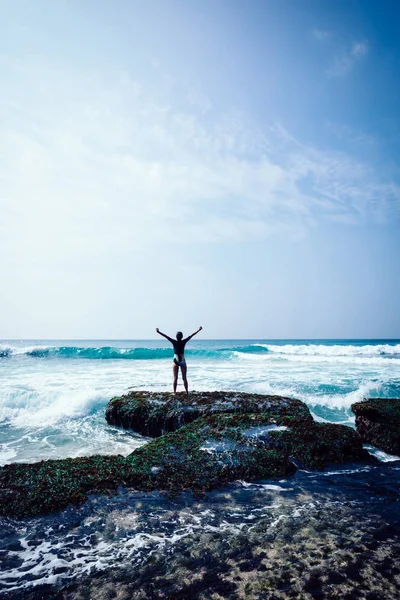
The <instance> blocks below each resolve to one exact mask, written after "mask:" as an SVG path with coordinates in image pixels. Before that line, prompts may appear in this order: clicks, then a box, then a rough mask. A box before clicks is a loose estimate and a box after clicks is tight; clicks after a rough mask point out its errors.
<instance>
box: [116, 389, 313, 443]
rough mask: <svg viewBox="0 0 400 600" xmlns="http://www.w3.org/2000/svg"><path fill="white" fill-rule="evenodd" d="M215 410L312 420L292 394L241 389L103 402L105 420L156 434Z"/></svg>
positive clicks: (144, 393) (138, 395)
mask: <svg viewBox="0 0 400 600" xmlns="http://www.w3.org/2000/svg"><path fill="white" fill-rule="evenodd" d="M215 413H226V414H236V413H264V414H268V415H270V416H271V418H273V417H274V416H276V417H277V418H279V419H281V420H282V419H283V418H285V423H286V424H294V423H300V422H312V416H311V414H310V411H309V410H308V407H307V406H306V405H305V404H304V403H303V402H301V401H300V400H296V399H294V398H285V397H283V396H267V395H261V394H246V393H241V392H191V393H190V394H189V396H187V395H186V394H176V395H174V394H171V393H168V392H147V391H134V392H130V393H129V394H125V395H123V396H119V397H116V398H112V399H111V400H110V402H109V403H108V404H107V408H106V420H107V422H108V423H109V424H110V425H119V426H121V427H124V428H125V429H132V430H134V431H136V432H138V433H141V434H142V435H146V436H150V437H158V436H160V435H162V434H164V433H168V432H171V431H176V430H177V429H179V428H180V427H182V426H183V425H186V424H188V423H191V422H192V421H194V420H195V419H197V418H199V417H202V416H206V415H212V414H215Z"/></svg>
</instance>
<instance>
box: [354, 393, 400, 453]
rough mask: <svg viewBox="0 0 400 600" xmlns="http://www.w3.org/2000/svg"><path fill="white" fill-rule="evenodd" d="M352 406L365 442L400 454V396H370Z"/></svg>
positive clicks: (358, 429) (357, 425)
mask: <svg viewBox="0 0 400 600" xmlns="http://www.w3.org/2000/svg"><path fill="white" fill-rule="evenodd" d="M351 408H352V410H353V412H354V413H355V415H356V427H357V431H358V432H359V434H360V436H361V438H362V439H363V440H364V442H368V443H370V444H372V445H373V446H375V447H376V448H379V449H380V450H383V451H384V452H388V453H389V454H394V455H399V456H400V398H391V399H388V398H370V399H369V400H364V401H363V402H356V403H355V404H353V405H352V407H351Z"/></svg>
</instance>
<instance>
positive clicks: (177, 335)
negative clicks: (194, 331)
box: [176, 331, 183, 340]
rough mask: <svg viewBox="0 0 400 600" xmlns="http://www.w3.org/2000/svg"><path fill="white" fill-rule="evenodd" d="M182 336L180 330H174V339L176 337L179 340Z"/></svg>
mask: <svg viewBox="0 0 400 600" xmlns="http://www.w3.org/2000/svg"><path fill="white" fill-rule="evenodd" d="M182 338H183V333H182V331H177V332H176V339H177V340H181V339H182Z"/></svg>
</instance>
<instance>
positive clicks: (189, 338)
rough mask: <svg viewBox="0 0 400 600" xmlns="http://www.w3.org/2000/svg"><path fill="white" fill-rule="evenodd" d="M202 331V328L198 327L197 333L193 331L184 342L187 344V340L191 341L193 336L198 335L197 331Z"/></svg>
mask: <svg viewBox="0 0 400 600" xmlns="http://www.w3.org/2000/svg"><path fill="white" fill-rule="evenodd" d="M202 329H203V328H202V327H201V326H200V327H199V328H198V329H197V331H194V332H193V333H192V335H189V337H187V338H186V340H185V341H186V342H188V341H189V340H191V339H192V337H193V336H194V335H196V334H198V333H199V331H201V330H202Z"/></svg>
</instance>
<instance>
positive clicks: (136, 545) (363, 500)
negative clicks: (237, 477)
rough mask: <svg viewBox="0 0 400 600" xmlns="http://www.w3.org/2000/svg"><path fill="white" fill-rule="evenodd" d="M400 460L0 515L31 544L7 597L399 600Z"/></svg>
mask: <svg viewBox="0 0 400 600" xmlns="http://www.w3.org/2000/svg"><path fill="white" fill-rule="evenodd" d="M399 464H400V463H388V464H385V465H381V464H380V465H370V466H362V467H357V466H352V467H350V468H348V467H347V468H341V469H337V470H335V471H327V472H325V473H307V472H301V471H298V472H297V473H296V475H295V476H294V477H293V478H292V479H291V480H288V481H283V482H282V481H280V482H279V483H277V482H276V481H263V482H258V483H246V482H238V483H236V484H234V485H230V486H229V487H226V488H223V489H221V490H219V491H214V492H211V493H208V494H207V495H206V497H205V498H204V499H196V498H194V497H193V496H192V495H190V494H183V495H181V496H179V497H178V498H168V497H165V496H160V495H159V494H158V493H156V492H152V493H146V494H143V493H135V492H128V491H125V492H122V491H121V492H120V493H119V494H118V495H116V496H113V497H111V498H109V499H107V498H105V497H101V496H97V497H93V498H91V499H90V500H89V501H88V502H87V503H86V504H85V505H82V506H81V507H79V508H71V509H68V510H67V511H63V513H59V514H57V515H54V516H48V517H38V518H37V519H30V520H25V521H22V522H21V521H14V520H12V519H8V520H6V521H5V520H0V538H1V547H2V548H5V547H6V546H7V543H8V548H9V550H8V554H11V553H12V552H13V550H11V548H20V547H21V546H22V547H23V548H24V552H19V555H18V556H19V558H20V561H21V560H22V563H15V564H13V565H11V564H10V565H8V566H6V568H5V569H4V570H3V571H2V574H1V578H0V585H1V586H2V590H1V591H2V594H3V596H4V598H5V600H22V599H24V600H42V599H44V598H46V599H48V600H105V599H109V598H119V599H121V600H128V599H133V600H142V599H143V600H144V599H146V600H147V598H151V599H158V600H167V599H190V600H192V599H193V600H197V599H199V600H209V599H211V598H213V599H216V600H218V599H220V598H227V599H232V600H236V599H242V598H250V599H256V598H268V599H271V600H278V599H285V598H294V599H297V600H300V599H301V600H312V599H313V598H325V599H329V600H333V599H335V600H336V599H337V598H340V599H342V598H343V599H346V600H353V599H360V600H361V599H362V600H378V599H379V600H389V599H390V600H393V599H394V598H397V597H398V590H399V589H400V566H399V564H400V563H399V558H400V536H399V534H400V516H399V510H398V506H399V500H400V496H399V489H400V485H399V484H400V471H399ZM26 549H30V554H28V550H26ZM35 557H37V558H36V561H35V568H33V567H32V565H33V560H34V559H35ZM29 561H31V563H29ZM30 566H31V567H32V568H30ZM63 569H64V570H63ZM11 587H13V588H14V589H10V588H11Z"/></svg>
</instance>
